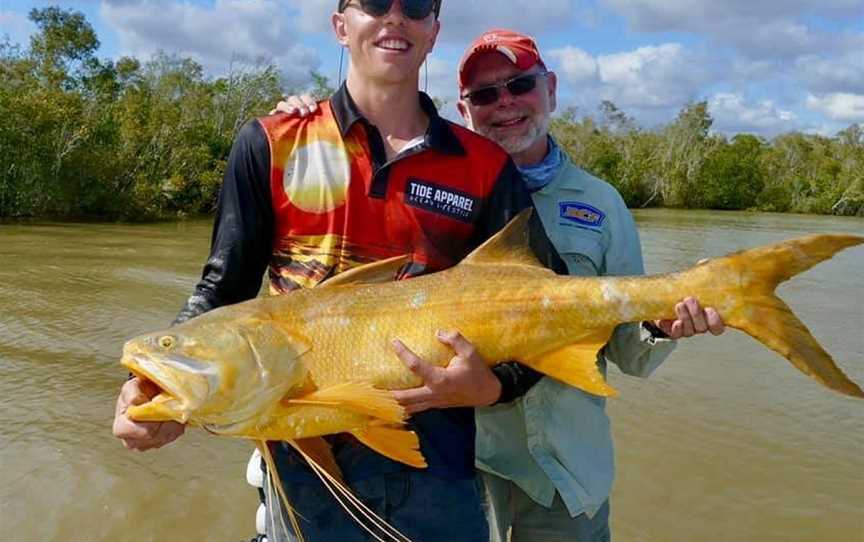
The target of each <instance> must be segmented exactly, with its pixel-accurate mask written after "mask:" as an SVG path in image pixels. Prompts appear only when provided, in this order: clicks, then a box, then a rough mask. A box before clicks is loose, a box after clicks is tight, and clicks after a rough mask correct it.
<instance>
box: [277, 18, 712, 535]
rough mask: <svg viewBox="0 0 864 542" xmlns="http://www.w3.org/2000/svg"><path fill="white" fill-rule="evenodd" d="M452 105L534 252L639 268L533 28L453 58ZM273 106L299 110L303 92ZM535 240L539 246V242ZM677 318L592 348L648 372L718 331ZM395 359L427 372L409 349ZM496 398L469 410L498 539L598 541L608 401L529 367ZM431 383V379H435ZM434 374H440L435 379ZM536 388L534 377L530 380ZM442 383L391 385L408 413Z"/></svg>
mask: <svg viewBox="0 0 864 542" xmlns="http://www.w3.org/2000/svg"><path fill="white" fill-rule="evenodd" d="M458 80H459V91H460V97H461V99H460V101H459V104H458V108H459V112H460V113H461V114H462V116H463V118H464V119H465V121H466V123H467V125H468V126H469V127H470V128H472V129H473V130H475V131H477V132H478V133H481V134H483V135H485V136H487V137H489V138H490V139H492V140H494V141H496V142H497V143H499V144H500V145H501V146H502V147H504V148H505V149H506V150H507V151H508V152H509V153H510V156H511V157H512V158H513V160H514V161H515V162H516V164H517V166H518V167H519V170H520V172H521V174H522V177H523V180H524V182H525V184H526V186H527V187H528V188H529V189H530V190H531V192H532V200H533V204H534V206H535V209H536V211H537V213H536V216H538V217H539V222H540V224H537V223H536V222H535V223H534V226H536V227H537V228H542V229H543V230H544V231H545V234H546V235H543V236H538V237H539V238H541V239H548V240H549V241H550V242H547V243H546V244H545V246H535V247H534V248H535V252H538V256H539V257H540V258H541V260H543V261H544V263H546V265H547V266H548V267H550V268H552V269H554V270H555V271H556V272H558V273H561V274H564V273H567V274H571V275H582V276H596V275H638V274H642V273H643V272H644V271H643V263H642V253H641V247H640V243H639V236H638V233H637V231H636V227H635V224H634V222H633V218H632V216H631V215H630V212H629V211H628V210H627V208H626V206H625V205H624V202H623V200H622V199H621V196H620V195H619V194H618V192H617V191H616V190H615V189H614V188H613V187H612V186H611V185H609V184H608V183H606V182H604V181H602V180H600V179H597V178H596V177H593V176H591V175H589V174H588V173H586V172H585V171H583V170H581V169H579V168H578V167H576V166H575V165H573V163H572V162H571V160H570V158H569V157H568V156H567V155H566V154H564V153H563V152H562V151H561V149H560V148H559V147H558V145H557V144H556V142H555V140H554V139H553V138H552V137H551V136H550V135H549V123H550V120H551V115H552V112H553V111H554V110H555V107H556V85H557V79H556V76H555V74H554V73H553V72H551V71H549V70H548V69H547V67H546V65H545V63H544V62H543V60H542V59H541V57H540V52H539V50H538V48H537V45H536V43H535V42H534V40H533V39H531V38H530V37H529V36H526V35H524V34H520V33H517V32H512V31H507V30H492V31H490V32H486V33H484V34H482V35H481V36H479V37H478V38H477V40H476V41H475V42H474V43H473V44H472V45H471V46H470V47H469V48H468V49H467V51H466V52H465V54H464V56H463V58H462V61H461V62H460V66H459V76H458ZM279 108H280V109H281V110H283V111H285V112H289V113H300V114H306V113H308V112H310V111H313V110H314V109H315V106H314V104H313V103H312V102H311V101H310V100H308V99H306V98H303V99H297V98H291V99H289V100H288V102H283V103H281V104H280V106H279ZM539 245H542V243H539ZM675 310H676V313H677V315H678V318H677V319H676V320H667V321H660V322H645V323H642V324H641V325H640V324H625V325H621V326H619V327H618V328H617V329H616V331H615V333H614V335H613V337H612V339H611V340H610V341H609V343H608V344H607V345H606V346H605V347H604V349H603V350H602V352H601V353H600V355H599V356H598V364H599V365H600V366H601V367H602V368H603V369H604V370H605V368H606V365H607V362H608V361H611V362H613V363H615V364H616V365H618V367H619V368H620V369H621V370H622V371H623V372H625V373H627V374H630V375H636V376H643V377H645V376H648V375H649V374H650V373H651V372H652V371H653V370H654V369H656V368H657V366H658V365H659V364H660V363H661V362H662V361H663V360H664V359H665V358H666V357H667V356H668V355H669V353H670V352H671V351H672V349H673V348H674V342H673V341H672V340H670V339H677V338H680V337H689V336H692V335H694V334H700V333H705V332H707V331H710V332H711V333H713V334H715V335H716V334H720V333H722V332H723V329H724V327H723V322H722V320H721V319H720V318H719V315H718V314H717V312H716V311H714V310H713V309H710V308H708V309H702V308H701V307H700V306H699V303H698V302H697V301H696V300H695V299H693V298H687V299H685V300H684V301H682V302H681V303H679V304H678V305H677V306H676V307H675ZM399 353H400V356H401V357H402V358H403V359H404V360H405V361H406V362H408V363H409V364H410V365H411V366H412V367H418V368H419V370H420V371H425V372H431V373H434V372H441V371H443V370H441V369H436V368H430V367H428V366H427V365H425V364H424V363H423V361H422V360H420V359H417V358H416V357H415V356H413V354H411V353H410V352H407V351H405V350H404V349H402V350H400V352H399ZM508 369H509V370H512V371H514V372H519V373H520V375H519V378H518V379H516V380H515V381H514V385H510V386H505V388H504V389H503V390H502V393H501V396H500V397H499V402H500V403H502V404H500V405H497V406H493V407H490V408H480V409H477V411H476V420H477V450H476V452H477V466H478V467H479V468H480V469H481V470H483V471H484V481H485V483H486V487H487V494H488V499H489V510H488V516H489V521H490V527H491V531H492V537H491V539H492V540H493V541H494V542H505V541H506V540H508V533H509V536H510V540H511V541H512V542H531V541H544V542H557V541H565V540H566V541H576V542H581V541H592V542H594V541H604V540H609V539H610V533H609V502H608V500H609V494H610V491H611V487H612V480H613V472H614V467H613V450H612V439H611V434H610V429H609V420H608V418H607V416H606V413H605V411H604V400H603V399H601V398H599V397H594V396H591V395H589V394H587V393H584V392H582V391H580V390H577V389H574V388H570V387H568V386H565V385H563V384H561V383H559V382H557V381H555V380H553V379H551V378H541V375H539V374H537V373H535V372H533V371H531V370H530V369H527V368H525V367H521V366H517V365H510V366H508ZM433 380H435V379H432V378H430V379H428V380H427V381H433ZM437 380H439V381H440V380H442V379H440V378H438V379H437ZM535 384H536V385H535ZM445 392H446V390H442V389H441V386H434V385H427V386H424V387H422V388H418V389H415V390H406V391H401V392H397V397H399V399H400V400H401V401H402V402H403V403H404V404H405V405H406V407H407V409H408V410H409V411H410V412H421V411H423V410H424V409H425V408H427V407H428V406H429V405H432V406H436V405H438V404H441V403H442V402H444V403H446V400H447V394H446V393H445Z"/></svg>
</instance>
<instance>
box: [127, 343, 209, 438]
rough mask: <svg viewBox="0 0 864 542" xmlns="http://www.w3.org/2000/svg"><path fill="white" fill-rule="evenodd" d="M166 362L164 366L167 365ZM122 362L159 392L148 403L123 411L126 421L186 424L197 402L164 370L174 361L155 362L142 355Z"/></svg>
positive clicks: (134, 355) (129, 357)
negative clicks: (127, 418)
mask: <svg viewBox="0 0 864 542" xmlns="http://www.w3.org/2000/svg"><path fill="white" fill-rule="evenodd" d="M166 362H167V364H166ZM121 363H122V364H123V365H124V366H125V367H126V368H127V369H129V371H130V372H131V373H132V374H133V375H135V376H137V377H138V378H140V379H143V380H147V381H148V382H150V383H152V384H153V385H154V386H155V387H156V388H158V391H157V393H156V394H155V395H153V396H152V397H151V398H150V400H149V401H147V402H145V403H141V404H137V405H132V406H130V407H129V408H128V409H127V410H126V415H127V416H128V417H129V419H131V420H133V421H138V422H163V421H176V422H179V423H186V422H187V421H189V417H190V415H191V412H192V410H194V408H193V406H192V405H193V404H194V403H196V401H194V400H193V399H192V397H190V396H189V393H188V391H187V390H185V389H183V388H182V387H181V386H179V385H177V384H176V383H175V382H176V380H177V379H176V378H172V376H171V372H172V371H171V370H170V369H167V368H166V365H167V366H168V367H170V366H171V365H175V364H176V363H177V360H168V359H165V360H161V363H160V360H154V359H152V358H151V357H148V356H145V355H142V354H137V353H136V354H132V355H127V356H123V359H122V360H121Z"/></svg>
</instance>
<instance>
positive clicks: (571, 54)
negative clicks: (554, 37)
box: [546, 45, 599, 85]
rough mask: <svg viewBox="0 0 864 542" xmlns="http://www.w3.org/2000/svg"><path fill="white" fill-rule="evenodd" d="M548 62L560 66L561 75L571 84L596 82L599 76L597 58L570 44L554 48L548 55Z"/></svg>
mask: <svg viewBox="0 0 864 542" xmlns="http://www.w3.org/2000/svg"><path fill="white" fill-rule="evenodd" d="M546 56H547V57H548V58H547V59H546V61H547V62H550V63H554V64H556V65H557V66H558V71H559V77H563V78H565V80H566V81H568V82H569V83H571V84H576V85H579V84H583V83H592V84H593V83H596V82H597V81H598V77H599V71H598V67H597V60H596V59H595V58H594V57H593V56H591V55H590V54H588V53H586V52H585V51H583V50H582V49H580V48H578V47H573V46H572V45H568V46H567V47H563V48H561V49H553V50H551V51H549V53H548V54H547V55H546Z"/></svg>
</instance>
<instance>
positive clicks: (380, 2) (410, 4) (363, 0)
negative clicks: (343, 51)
mask: <svg viewBox="0 0 864 542" xmlns="http://www.w3.org/2000/svg"><path fill="white" fill-rule="evenodd" d="M400 2H401V4H402V13H403V14H405V16H406V17H408V18H409V19H414V20H415V21H422V20H423V19H425V18H426V17H428V16H429V14H430V13H432V12H433V11H434V12H435V16H436V17H437V16H438V10H439V9H441V2H440V0H400ZM357 4H359V5H360V9H362V10H363V13H365V14H367V15H371V16H372V17H381V16H382V15H386V14H387V13H388V12H389V11H390V7H391V6H392V5H393V0H358V2H357ZM353 5H355V4H352V3H351V0H344V1H342V2H340V3H339V12H340V13H341V12H343V11H345V8H347V7H348V6H353Z"/></svg>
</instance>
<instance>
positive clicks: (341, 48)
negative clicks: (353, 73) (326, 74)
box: [336, 47, 345, 87]
mask: <svg viewBox="0 0 864 542" xmlns="http://www.w3.org/2000/svg"><path fill="white" fill-rule="evenodd" d="M344 57H345V47H340V48H339V75H338V77H337V78H336V80H337V81H339V86H340V87H341V86H342V59H343V58H344Z"/></svg>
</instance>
